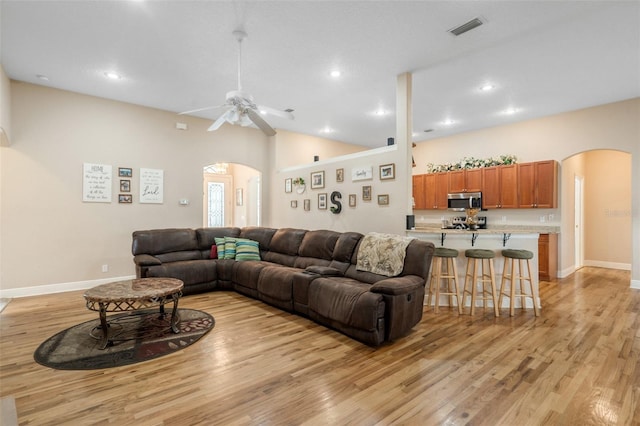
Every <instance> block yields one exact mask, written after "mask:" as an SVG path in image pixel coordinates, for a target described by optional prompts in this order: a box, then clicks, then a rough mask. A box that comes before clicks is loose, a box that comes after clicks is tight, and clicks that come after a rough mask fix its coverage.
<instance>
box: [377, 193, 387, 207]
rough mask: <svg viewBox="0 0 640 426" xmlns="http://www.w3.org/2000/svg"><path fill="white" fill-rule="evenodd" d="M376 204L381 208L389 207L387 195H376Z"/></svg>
mask: <svg viewBox="0 0 640 426" xmlns="http://www.w3.org/2000/svg"><path fill="white" fill-rule="evenodd" d="M378 204H379V205H381V206H387V205H389V194H380V195H378Z"/></svg>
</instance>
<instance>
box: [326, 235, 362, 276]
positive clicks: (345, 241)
mask: <svg viewBox="0 0 640 426" xmlns="http://www.w3.org/2000/svg"><path fill="white" fill-rule="evenodd" d="M362 237H363V235H362V234H360V233H359V232H343V233H341V234H340V236H339V237H338V241H336V245H335V247H334V248H333V254H332V255H331V258H332V260H331V263H330V266H331V267H332V268H336V269H338V270H339V271H340V272H342V273H343V274H344V273H345V272H346V271H347V268H349V265H351V258H352V257H353V251H354V250H355V248H356V246H357V245H358V242H360V240H361V239H362Z"/></svg>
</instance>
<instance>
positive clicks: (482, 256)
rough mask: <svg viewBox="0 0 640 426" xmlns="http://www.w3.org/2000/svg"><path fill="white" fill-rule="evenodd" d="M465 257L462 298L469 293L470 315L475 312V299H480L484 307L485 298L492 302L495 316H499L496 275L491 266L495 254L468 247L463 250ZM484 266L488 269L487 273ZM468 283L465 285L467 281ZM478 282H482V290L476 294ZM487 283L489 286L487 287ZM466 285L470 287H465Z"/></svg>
mask: <svg viewBox="0 0 640 426" xmlns="http://www.w3.org/2000/svg"><path fill="white" fill-rule="evenodd" d="M464 255H465V257H466V258H467V269H466V273H465V277H464V292H463V294H462V296H463V299H464V296H465V295H466V294H470V295H471V315H473V314H474V313H475V308H476V300H477V299H480V300H482V307H483V308H486V306H487V302H486V301H487V300H491V301H492V302H493V311H494V314H495V316H497V317H499V316H500V311H499V309H498V292H497V291H496V275H495V270H494V267H493V258H494V257H495V256H496V254H495V253H494V252H493V250H483V249H469V250H465V252H464ZM478 262H479V263H480V269H481V271H482V272H481V274H480V275H479V276H478ZM485 268H487V269H489V273H487V272H486V270H485ZM468 282H469V284H468V285H467V283H468ZM478 283H481V284H482V292H481V294H480V295H478V294H477V291H478ZM487 283H490V284H491V286H490V288H489V289H487V285H486V284H487ZM467 287H470V288H469V289H467Z"/></svg>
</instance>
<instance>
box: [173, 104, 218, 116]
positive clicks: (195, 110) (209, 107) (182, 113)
mask: <svg viewBox="0 0 640 426" xmlns="http://www.w3.org/2000/svg"><path fill="white" fill-rule="evenodd" d="M226 106H228V105H227V104H222V105H216V106H208V107H204V108H198V109H192V110H189V111H183V112H179V113H178V115H188V114H193V113H194V112H200V111H207V110H210V109H217V108H222V107H226Z"/></svg>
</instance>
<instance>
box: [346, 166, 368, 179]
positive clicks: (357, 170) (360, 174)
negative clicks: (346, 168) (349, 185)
mask: <svg viewBox="0 0 640 426" xmlns="http://www.w3.org/2000/svg"><path fill="white" fill-rule="evenodd" d="M368 179H373V168H372V167H371V166H367V167H354V168H353V169H351V181H352V182H356V181H359V180H368Z"/></svg>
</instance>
